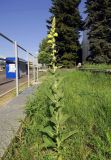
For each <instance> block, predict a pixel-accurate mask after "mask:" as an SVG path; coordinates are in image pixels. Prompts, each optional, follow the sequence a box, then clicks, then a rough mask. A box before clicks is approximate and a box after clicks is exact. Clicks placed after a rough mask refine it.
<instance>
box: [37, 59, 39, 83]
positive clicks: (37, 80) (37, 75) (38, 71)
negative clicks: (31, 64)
mask: <svg viewBox="0 0 111 160" xmlns="http://www.w3.org/2000/svg"><path fill="white" fill-rule="evenodd" d="M38 81H39V66H38V57H37V82H38Z"/></svg>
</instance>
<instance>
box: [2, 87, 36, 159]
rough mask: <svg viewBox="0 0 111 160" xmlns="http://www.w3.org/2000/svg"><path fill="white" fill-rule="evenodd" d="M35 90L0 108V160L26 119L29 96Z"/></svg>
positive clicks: (29, 89) (28, 90)
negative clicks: (26, 105)
mask: <svg viewBox="0 0 111 160" xmlns="http://www.w3.org/2000/svg"><path fill="white" fill-rule="evenodd" d="M34 88H35V87H30V88H28V89H26V90H25V91H24V92H23V93H21V94H20V95H19V96H18V97H16V98H14V99H13V100H12V101H10V102H9V103H8V104H7V105H5V106H3V107H0V159H1V157H2V156H3V155H4V152H5V151H6V149H7V148H8V146H9V145H10V143H11V141H12V140H13V138H14V137H15V135H16V133H17V131H18V129H19V127H20V121H21V120H24V118H25V113H24V106H25V104H26V100H27V96H28V95H30V94H32V93H33V91H34Z"/></svg>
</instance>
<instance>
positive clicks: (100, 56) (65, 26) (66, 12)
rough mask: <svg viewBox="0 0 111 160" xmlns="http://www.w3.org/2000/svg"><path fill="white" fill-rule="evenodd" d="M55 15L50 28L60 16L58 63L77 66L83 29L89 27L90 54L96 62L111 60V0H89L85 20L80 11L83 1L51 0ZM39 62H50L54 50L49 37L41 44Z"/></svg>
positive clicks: (51, 9) (57, 43) (52, 13)
mask: <svg viewBox="0 0 111 160" xmlns="http://www.w3.org/2000/svg"><path fill="white" fill-rule="evenodd" d="M51 2H52V6H51V8H50V9H49V11H50V13H51V17H50V18H49V20H47V28H48V31H49V30H50V26H51V22H52V18H53V16H55V18H56V22H57V24H56V30H57V33H58V37H57V38H56V49H57V54H56V57H57V63H58V64H59V65H62V66H64V67H73V66H74V65H76V63H77V62H82V49H81V48H82V46H81V44H80V42H79V38H80V31H83V30H86V29H87V30H88V39H89V45H90V56H89V57H88V60H90V61H91V62H94V63H111V0H102V1H101V0H96V1H95V0H86V2H85V8H86V10H85V13H86V14H87V20H85V21H83V20H82V17H81V16H80V12H79V5H80V3H81V0H51ZM39 62H40V63H46V64H48V65H49V64H50V49H49V46H48V43H47V37H46V38H44V39H43V40H42V42H41V44H40V46H39Z"/></svg>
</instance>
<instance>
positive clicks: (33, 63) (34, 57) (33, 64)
mask: <svg viewBox="0 0 111 160" xmlns="http://www.w3.org/2000/svg"><path fill="white" fill-rule="evenodd" d="M33 78H34V82H35V81H36V80H35V57H34V56H33Z"/></svg>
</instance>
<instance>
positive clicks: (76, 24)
mask: <svg viewBox="0 0 111 160" xmlns="http://www.w3.org/2000/svg"><path fill="white" fill-rule="evenodd" d="M79 4H80V0H52V7H51V8H50V12H51V13H52V17H53V16H55V17H56V22H57V23H56V30H57V33H58V37H57V39H56V44H57V51H58V52H57V60H58V63H61V64H63V65H64V66H67V67H71V66H73V65H75V59H76V57H77V53H78V51H79V50H80V43H79V31H80V28H81V24H82V23H81V17H80V14H79V10H78V6H79ZM52 17H51V18H50V20H49V21H48V27H49V28H50V24H51V20H52Z"/></svg>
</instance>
